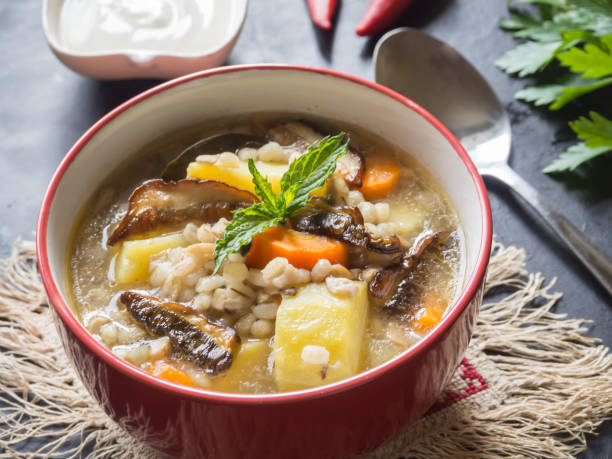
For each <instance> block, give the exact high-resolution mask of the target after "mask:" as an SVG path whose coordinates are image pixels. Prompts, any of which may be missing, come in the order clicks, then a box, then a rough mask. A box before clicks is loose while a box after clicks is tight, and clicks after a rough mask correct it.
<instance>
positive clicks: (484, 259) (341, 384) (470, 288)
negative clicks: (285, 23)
mask: <svg viewBox="0 0 612 459" xmlns="http://www.w3.org/2000/svg"><path fill="white" fill-rule="evenodd" d="M259 70H264V71H269V70H271V71H284V72H291V71H297V72H306V73H309V74H319V75H323V76H326V77H330V78H339V79H342V80H345V81H348V82H352V83H355V84H358V85H361V86H364V87H366V88H368V89H370V90H374V91H377V92H379V93H382V94H383V95H385V96H387V97H389V98H391V99H393V100H395V101H397V102H400V103H401V104H403V105H404V106H406V107H407V108H408V109H410V110H412V111H414V112H416V113H417V114H418V115H420V116H421V117H423V118H425V120H426V121H428V122H429V123H430V124H431V125H433V127H435V128H436V129H437V130H438V131H439V132H440V133H441V134H442V135H443V136H444V137H445V138H446V140H447V141H448V142H449V143H450V144H451V146H452V147H453V149H454V150H455V152H456V153H457V155H458V156H459V158H460V159H461V160H462V161H463V163H464V164H465V166H466V168H467V169H468V172H469V174H470V176H471V178H472V180H473V183H474V187H475V189H476V192H477V195H478V199H479V204H480V211H481V215H482V216H483V219H482V234H483V236H482V239H481V241H480V247H479V248H478V255H477V257H476V262H475V266H474V269H473V270H472V272H471V273H469V274H467V276H466V278H467V281H466V283H465V284H464V288H463V290H462V291H461V294H460V295H459V296H458V297H457V298H456V299H455V301H454V303H453V304H452V305H451V306H450V307H449V309H448V312H447V313H446V314H445V316H444V317H443V318H442V320H441V321H440V323H438V325H437V326H436V327H435V328H434V329H433V330H431V331H430V332H429V333H428V334H427V335H425V336H424V337H423V338H422V339H421V340H420V341H419V342H417V343H416V344H415V345H413V346H412V347H410V348H408V349H407V350H405V351H404V352H402V353H400V354H398V355H397V356H395V357H393V358H392V359H390V360H388V361H386V362H384V363H383V364H381V365H378V366H376V367H374V368H371V369H369V370H366V371H364V372H361V373H358V374H356V375H354V376H352V377H350V378H347V379H343V380H341V381H337V382H335V383H331V384H328V385H325V386H321V387H316V388H311V389H304V390H300V391H292V392H279V393H267V394H240V393H232V392H217V391H212V390H207V389H202V388H190V387H187V386H182V385H178V384H174V383H172V382H169V381H165V380H163V379H161V378H157V377H155V376H153V375H151V374H149V373H147V372H145V371H144V370H141V369H140V368H138V367H136V366H134V365H132V364H130V363H128V362H126V361H125V360H123V359H121V358H120V357H118V356H116V355H115V354H113V353H112V352H111V351H110V350H109V349H107V348H106V347H104V346H103V345H102V344H101V343H99V342H98V341H97V340H95V339H94V337H93V335H91V333H90V332H89V331H88V330H87V329H86V328H85V326H84V325H83V324H82V323H81V322H80V321H79V320H78V319H77V317H76V315H75V314H74V313H73V311H72V309H71V308H70V306H69V305H68V304H67V303H66V302H64V300H63V299H62V296H61V294H60V291H59V288H58V286H57V285H56V283H55V280H54V278H53V275H52V272H51V268H50V264H49V258H48V253H47V244H46V242H47V224H48V218H49V213H50V210H51V205H52V203H53V198H54V196H55V192H56V190H57V187H58V185H59V183H60V182H61V180H62V177H63V175H64V173H65V172H66V170H67V169H68V167H69V166H70V164H71V163H72V161H73V160H74V159H75V157H76V156H77V155H78V154H79V152H80V151H81V150H82V148H83V147H84V146H85V145H86V144H87V143H88V142H89V140H90V139H91V138H92V137H93V136H94V135H95V134H96V133H97V132H98V131H99V130H100V129H102V128H103V127H104V126H105V125H106V124H108V123H109V122H110V121H112V120H114V119H115V118H117V117H118V116H119V115H120V114H121V113H123V112H124V111H126V110H128V109H129V108H130V107H132V106H133V105H136V104H138V103H139V102H141V101H143V100H146V99H148V98H150V97H153V96H155V95H156V94H158V93H161V92H163V91H166V90H168V89H171V88H174V87H176V86H179V85H181V84H185V83H188V82H191V81H195V80H200V79H206V78H208V77H212V76H217V75H225V74H233V73H236V72H245V73H246V72H249V71H259ZM491 244H492V219H491V208H490V205H489V199H488V195H487V191H486V188H485V185H484V182H483V180H482V177H481V176H480V174H479V173H478V171H477V170H476V167H475V166H474V164H473V163H472V161H471V160H470V157H469V156H468V154H467V152H466V151H465V150H464V148H463V147H462V146H461V144H460V143H459V141H458V140H457V138H456V137H455V136H454V135H453V134H452V133H451V132H450V131H449V130H448V129H447V128H446V127H445V126H444V125H443V124H442V123H441V122H440V121H438V120H437V119H436V118H435V117H434V116H433V115H431V114H430V113H429V112H427V111H426V110H425V109H424V108H422V107H421V106H419V105H418V104H416V103H415V102H413V101H412V100H410V99H408V98H407V97H404V96H402V95H401V94H399V93H397V92H395V91H393V90H391V89H389V88H386V87H384V86H382V85H379V84H377V83H373V82H371V81H368V80H365V79H363V78H360V77H357V76H353V75H349V74H345V73H342V72H339V71H336V70H331V69H323V68H317V67H309V66H299V65H288V64H251V65H235V66H226V67H219V68H215V69H211V70H205V71H202V72H197V73H192V74H189V75H185V76H183V77H179V78H176V79H173V80H170V81H167V82H164V83H162V84H160V85H157V86H154V87H153V88H150V89H148V90H147V91H144V92H142V93H140V94H138V95H136V96H134V97H132V98H131V99H129V100H127V101H125V102H124V103H122V104H121V105H119V106H118V107H116V108H115V109H113V110H111V111H110V112H109V113H107V114H106V115H105V116H103V117H102V118H101V119H99V120H98V121H97V122H96V123H95V124H94V125H93V126H91V127H90V128H89V129H88V130H87V131H86V132H85V133H84V134H83V135H82V136H81V137H80V138H79V139H78V140H77V141H76V143H75V144H74V145H73V146H72V147H71V148H70V150H69V151H68V153H67V154H66V156H65V157H64V158H63V160H62V161H61V163H60V165H59V166H58V168H57V170H56V171H55V173H54V174H53V177H52V179H51V181H50V183H49V186H48V188H47V191H46V192H45V195H44V197H43V201H42V205H41V209H40V213H39V216H38V221H37V228H36V252H37V260H38V266H39V270H40V274H41V278H42V281H43V285H44V287H45V290H46V291H47V294H48V296H49V300H50V304H51V305H52V306H53V308H54V309H55V312H56V313H57V315H58V316H59V317H60V319H61V320H62V322H63V323H64V324H65V326H67V327H68V328H69V329H70V331H71V332H72V333H73V334H74V335H75V336H76V338H77V339H78V340H79V341H80V342H81V343H82V344H83V345H84V346H85V347H87V348H88V349H89V350H90V351H91V352H93V353H94V354H95V355H96V356H97V357H98V358H99V359H101V360H102V361H104V362H105V363H106V364H107V365H110V366H111V367H113V368H114V369H115V370H117V371H119V372H120V373H122V374H124V375H126V376H128V377H130V378H133V379H135V380H137V381H139V382H140V383H144V384H147V385H149V386H153V388H156V389H158V390H160V391H162V392H166V393H170V394H172V395H173V396H176V395H178V396H181V397H183V398H188V399H192V400H199V401H202V402H209V403H211V402H213V403H232V404H250V405H258V404H262V403H266V404H277V403H287V402H301V401H304V400H306V399H311V398H319V397H324V396H329V395H332V394H336V393H338V392H341V391H345V390H349V389H352V388H355V387H358V386H360V385H362V384H365V383H367V382H369V381H370V380H372V379H374V378H377V377H379V376H382V375H383V374H384V373H386V372H387V371H389V370H391V369H393V368H395V367H397V366H399V365H402V364H404V363H405V362H407V361H409V360H412V359H415V358H417V357H418V356H419V355H420V354H421V353H422V352H423V351H424V350H425V349H426V348H429V347H433V346H435V345H436V343H438V342H439V341H440V340H441V339H442V338H443V337H444V336H445V335H446V333H447V332H448V331H449V329H450V327H451V326H452V325H453V323H454V322H455V321H456V320H457V319H458V318H459V316H460V315H461V314H463V313H464V311H465V309H466V308H467V307H468V305H469V304H470V302H471V301H472V299H473V298H474V296H475V295H477V294H478V290H479V289H480V287H481V285H482V284H483V283H484V279H485V274H486V270H487V266H488V261H489V255H490V251H491Z"/></svg>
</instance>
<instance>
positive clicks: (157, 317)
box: [120, 291, 240, 375]
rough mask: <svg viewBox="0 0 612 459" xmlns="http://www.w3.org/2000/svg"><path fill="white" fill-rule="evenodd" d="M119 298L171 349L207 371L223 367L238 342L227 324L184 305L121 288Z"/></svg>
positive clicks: (236, 335) (218, 369)
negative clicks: (165, 337) (168, 344)
mask: <svg viewBox="0 0 612 459" xmlns="http://www.w3.org/2000/svg"><path fill="white" fill-rule="evenodd" d="M120 299H121V302H122V303H123V304H124V305H125V307H126V308H127V310H128V311H129V312H130V313H131V314H132V317H134V319H135V320H136V321H138V322H139V323H140V324H141V325H143V326H144V327H145V329H146V330H147V331H148V332H149V333H150V334H152V335H154V336H160V337H161V336H167V337H168V338H169V339H170V346H171V347H172V350H173V351H174V352H177V353H179V354H181V355H183V356H184V357H185V358H187V359H188V360H190V361H192V362H194V363H196V364H197V365H199V366H200V367H202V368H203V369H204V371H206V373H208V374H211V375H216V374H218V373H221V372H222V371H225V370H227V369H228V368H229V367H230V366H231V364H232V361H233V356H234V353H235V352H236V350H237V347H238V345H239V344H240V337H239V336H238V334H237V333H236V331H235V330H234V329H232V328H230V327H227V326H224V325H221V324H218V323H216V322H214V321H212V320H209V319H207V318H206V317H205V316H203V315H202V314H199V313H198V312H196V311H195V310H193V309H191V308H190V307H188V306H185V305H182V304H178V303H170V302H164V301H162V300H160V299H158V298H155V297H152V296H145V295H141V294H140V293H137V292H134V291H126V292H123V293H122V294H121V296H120Z"/></svg>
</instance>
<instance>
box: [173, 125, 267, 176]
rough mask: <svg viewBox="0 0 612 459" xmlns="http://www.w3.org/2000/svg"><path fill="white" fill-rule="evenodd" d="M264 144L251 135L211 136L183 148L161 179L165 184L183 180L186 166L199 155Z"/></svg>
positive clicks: (232, 150)
mask: <svg viewBox="0 0 612 459" xmlns="http://www.w3.org/2000/svg"><path fill="white" fill-rule="evenodd" d="M264 143H265V141H263V140H262V139H258V138H256V137H253V136H252V135H248V134H240V133H236V132H229V133H224V134H215V135H211V136H210V137H206V138H204V139H201V140H198V141H197V142H196V143H194V144H192V145H190V146H188V147H187V148H185V149H184V150H183V151H182V152H181V153H180V154H179V155H178V156H177V157H176V158H174V159H173V160H172V161H170V162H169V163H168V165H167V166H166V168H165V169H164V171H163V172H162V174H161V178H162V179H163V180H164V181H166V182H167V181H170V180H180V179H182V178H185V171H186V170H187V166H188V165H189V163H190V162H192V161H195V159H196V158H197V157H198V156H200V155H215V154H218V153H223V152H224V151H231V152H236V151H238V149H240V148H243V147H253V148H259V147H261V146H262V145H263V144H264Z"/></svg>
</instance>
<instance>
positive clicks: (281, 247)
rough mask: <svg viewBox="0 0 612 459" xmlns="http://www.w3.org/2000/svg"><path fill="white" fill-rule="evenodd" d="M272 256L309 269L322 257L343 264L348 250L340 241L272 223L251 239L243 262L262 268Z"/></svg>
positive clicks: (297, 266)
mask: <svg viewBox="0 0 612 459" xmlns="http://www.w3.org/2000/svg"><path fill="white" fill-rule="evenodd" d="M276 257H283V258H286V259H287V260H289V263H291V264H292V265H293V266H295V267H296V268H304V269H309V270H311V269H312V267H313V266H314V265H315V264H316V263H317V261H319V260H320V259H322V258H326V259H328V260H329V261H330V263H331V264H336V263H339V264H341V265H345V266H346V265H347V263H348V249H347V246H346V245H345V244H343V243H342V242H339V241H335V240H333V239H330V238H328V237H325V236H317V235H314V234H309V233H302V232H300V231H294V230H291V229H287V228H283V227H281V226H273V227H272V228H270V229H268V230H266V231H264V232H263V233H261V234H258V235H257V236H255V237H254V238H253V242H252V244H251V249H250V250H249V253H248V254H247V257H246V263H247V265H249V266H251V267H253V268H259V269H263V268H265V266H266V265H267V264H268V262H269V261H270V260H273V259H274V258H276Z"/></svg>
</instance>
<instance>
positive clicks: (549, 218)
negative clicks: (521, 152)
mask: <svg viewBox="0 0 612 459" xmlns="http://www.w3.org/2000/svg"><path fill="white" fill-rule="evenodd" d="M480 173H481V174H482V175H488V176H490V177H494V178H496V179H497V180H499V181H500V182H503V183H505V184H506V185H508V186H509V187H510V188H512V189H513V190H514V191H516V192H517V193H518V194H519V195H520V196H521V198H523V199H524V200H525V201H526V202H527V203H528V204H529V205H530V206H531V207H533V209H534V210H535V211H536V212H538V213H539V214H540V216H541V217H542V218H543V219H544V221H545V222H546V223H548V225H549V226H550V227H551V228H552V230H553V231H554V232H555V233H556V234H557V236H559V238H561V240H562V241H563V242H565V244H566V245H567V247H568V248H569V249H570V250H571V251H572V252H573V253H574V255H576V257H577V258H578V259H579V260H580V261H581V262H582V264H583V265H584V266H585V267H586V268H587V269H588V270H589V271H590V272H591V274H593V276H595V278H596V279H597V280H598V281H599V282H600V283H601V285H602V286H603V287H604V288H605V289H606V291H607V292H608V294H609V295H610V296H612V260H610V258H608V257H607V256H606V255H605V254H604V253H603V252H602V251H601V249H598V248H597V247H595V246H594V245H593V244H591V243H590V242H589V241H588V240H587V239H586V238H585V237H584V235H583V234H582V232H581V231H580V230H579V229H578V228H576V227H575V226H574V225H573V224H572V223H571V222H570V221H569V220H568V219H567V218H565V217H564V216H563V215H561V214H560V213H558V212H557V211H555V210H554V209H553V208H552V206H551V205H550V204H549V203H548V202H546V201H545V200H543V199H542V197H541V196H540V195H539V193H538V191H537V190H536V189H535V188H534V187H532V186H531V185H530V184H529V183H527V182H526V181H525V180H524V179H523V178H522V177H521V176H520V175H518V174H517V173H516V172H515V171H514V170H513V169H511V168H510V166H507V165H500V166H495V167H491V168H485V169H482V170H480Z"/></svg>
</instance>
